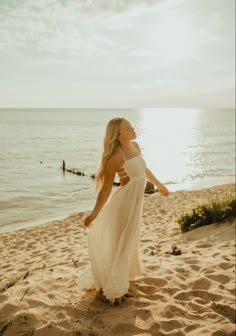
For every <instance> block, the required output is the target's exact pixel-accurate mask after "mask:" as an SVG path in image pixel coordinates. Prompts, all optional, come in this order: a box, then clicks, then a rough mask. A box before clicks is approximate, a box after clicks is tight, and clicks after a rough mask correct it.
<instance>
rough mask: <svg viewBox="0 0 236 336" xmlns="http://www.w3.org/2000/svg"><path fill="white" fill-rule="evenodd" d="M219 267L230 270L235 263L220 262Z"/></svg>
mask: <svg viewBox="0 0 236 336" xmlns="http://www.w3.org/2000/svg"><path fill="white" fill-rule="evenodd" d="M219 267H220V268H221V269H223V270H228V269H230V268H232V267H233V264H232V263H226V262H223V263H221V264H219Z"/></svg>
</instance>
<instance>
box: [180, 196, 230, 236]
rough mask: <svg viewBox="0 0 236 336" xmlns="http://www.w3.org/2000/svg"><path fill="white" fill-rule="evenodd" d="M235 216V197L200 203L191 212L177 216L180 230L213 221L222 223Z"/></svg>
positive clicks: (185, 230) (194, 227) (183, 230)
mask: <svg viewBox="0 0 236 336" xmlns="http://www.w3.org/2000/svg"><path fill="white" fill-rule="evenodd" d="M234 218H236V199H233V198H232V199H224V200H216V201H215V200H214V201H211V202H208V203H205V204H201V205H198V206H196V207H195V208H193V209H192V211H191V212H188V213H184V214H181V215H179V216H178V217H177V223H178V224H179V225H180V228H181V231H182V232H187V231H190V230H193V229H196V228H198V227H201V226H204V225H209V224H213V223H222V222H226V221H230V220H233V219H234Z"/></svg>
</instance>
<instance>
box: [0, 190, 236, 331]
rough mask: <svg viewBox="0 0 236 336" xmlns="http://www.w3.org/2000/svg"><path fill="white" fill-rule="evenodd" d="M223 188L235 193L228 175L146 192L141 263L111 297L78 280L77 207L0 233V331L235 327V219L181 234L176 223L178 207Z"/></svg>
mask: <svg viewBox="0 0 236 336" xmlns="http://www.w3.org/2000/svg"><path fill="white" fill-rule="evenodd" d="M224 197H235V185H234V184H227V185H219V186H215V187H211V188H205V189H201V190H188V191H186V190H185V191H176V192H172V193H171V194H170V196H169V197H168V198H164V197H162V196H161V195H160V194H159V193H154V194H151V195H145V198H144V210H143V223H142V230H141V237H140V243H141V244H140V247H141V251H142V260H143V266H144V271H143V274H142V276H141V277H140V278H138V279H137V280H136V281H135V282H132V283H130V289H129V295H128V297H127V298H125V299H124V301H123V302H122V303H121V304H120V305H118V306H115V305H114V304H109V303H104V302H102V301H100V300H99V299H97V298H96V297H95V291H94V290H88V291H86V292H84V291H81V290H80V288H79V286H78V284H77V278H78V274H81V272H83V271H84V270H85V269H86V268H87V266H88V265H89V257H88V250H87V237H86V231H85V229H84V227H83V218H84V217H85V216H86V213H77V214H72V215H71V216H69V217H67V218H65V219H63V220H57V221H53V222H50V223H46V224H42V225H39V226H35V227H30V228H28V229H21V230H17V231H12V232H7V233H2V234H0V240H1V247H0V249H1V258H0V335H3V336H16V335H20V336H32V335H33V336H56V335H57V336H58V335H60V336H64V335H65V336H66V335H70V336H136V335H137V336H150V335H152V336H162V335H169V336H170V335H171V336H185V335H188V336H204V335H206V336H208V335H209V336H224V335H228V336H233V335H235V331H236V329H235V322H236V319H235V223H236V222H235V221H232V222H225V223H220V224H219V223H215V224H211V225H209V226H205V227H201V228H198V229H195V230H193V231H191V232H187V233H184V234H182V233H181V231H180V228H179V225H178V224H177V223H176V216H177V215H178V214H180V213H183V212H186V211H189V210H190V209H191V208H192V207H193V206H195V205H197V204H200V203H202V202H205V201H209V200H211V199H220V198H224ZM173 246H176V247H177V248H178V250H179V251H180V252H181V253H180V254H179V255H174V254H172V253H171V252H172V251H173Z"/></svg>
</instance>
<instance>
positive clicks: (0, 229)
mask: <svg viewBox="0 0 236 336" xmlns="http://www.w3.org/2000/svg"><path fill="white" fill-rule="evenodd" d="M164 184H165V185H166V186H167V188H168V189H169V190H170V192H178V191H189V190H201V189H205V188H211V187H215V186H221V185H227V184H235V179H233V180H232V181H231V180H230V179H228V178H227V179H222V181H219V179H217V180H211V181H209V180H208V183H206V181H202V182H197V183H195V184H189V183H182V184H181V183H179V184H176V183H172V182H166V183H164ZM149 195H150V194H144V196H145V197H146V196H149ZM91 209H92V206H91ZM91 209H89V210H84V211H80V212H78V214H79V213H87V212H89V211H91ZM76 213H77V212H71V211H70V212H65V213H62V214H60V215H55V216H51V217H50V218H45V219H40V220H39V219H35V220H32V221H29V222H25V223H20V224H9V225H4V226H0V235H1V234H2V233H7V232H12V231H18V230H23V229H27V228H31V227H35V226H40V225H44V224H46V223H48V222H54V221H61V220H65V219H66V218H67V217H70V216H72V215H74V214H76Z"/></svg>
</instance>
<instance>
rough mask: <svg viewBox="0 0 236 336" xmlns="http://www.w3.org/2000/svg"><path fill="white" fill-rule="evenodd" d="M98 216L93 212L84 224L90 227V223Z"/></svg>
mask: <svg viewBox="0 0 236 336" xmlns="http://www.w3.org/2000/svg"><path fill="white" fill-rule="evenodd" d="M96 217H97V216H96V215H95V214H94V213H93V212H91V214H90V215H89V216H87V217H86V218H85V220H84V226H86V227H89V225H90V224H91V223H92V222H93V221H94V219H95V218H96Z"/></svg>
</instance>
